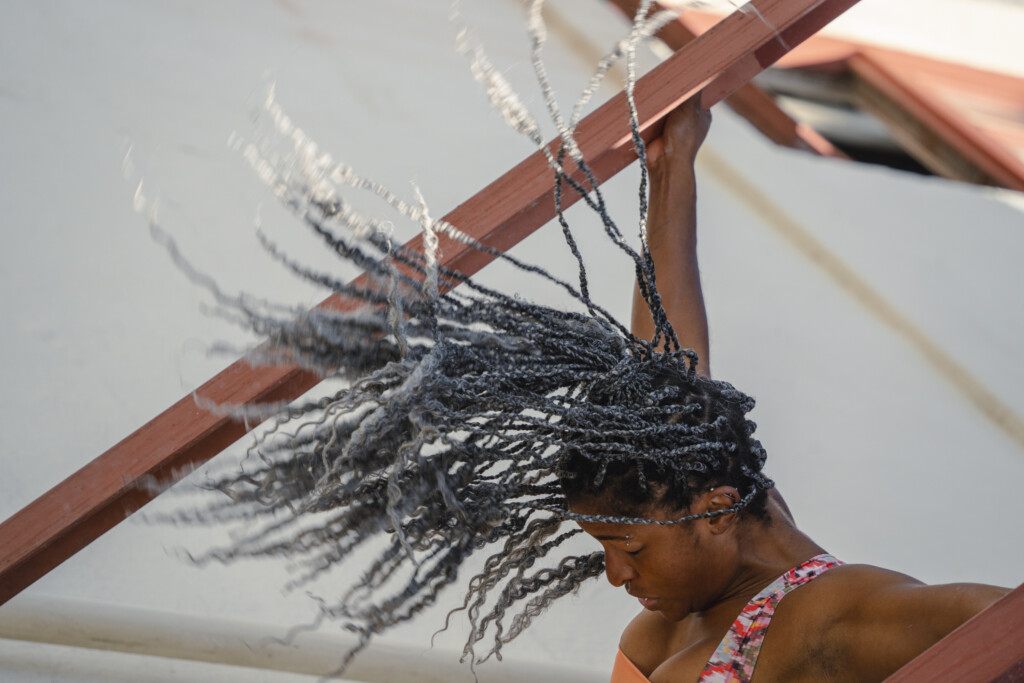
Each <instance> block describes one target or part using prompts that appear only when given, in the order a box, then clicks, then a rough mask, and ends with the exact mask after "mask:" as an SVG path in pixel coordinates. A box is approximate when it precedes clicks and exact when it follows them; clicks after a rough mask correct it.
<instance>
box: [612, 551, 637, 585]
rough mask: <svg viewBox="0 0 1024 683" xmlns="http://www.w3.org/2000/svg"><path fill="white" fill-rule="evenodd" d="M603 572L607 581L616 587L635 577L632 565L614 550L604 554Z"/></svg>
mask: <svg viewBox="0 0 1024 683" xmlns="http://www.w3.org/2000/svg"><path fill="white" fill-rule="evenodd" d="M604 574H605V576H607V577H608V583H610V584H611V585H613V586H615V587H616V588H618V587H619V586H622V585H623V584H625V583H626V582H627V581H632V580H633V579H635V578H636V570H635V569H633V565H632V564H631V563H630V562H629V561H627V560H626V559H625V558H621V557H619V553H616V552H611V553H608V552H606V553H605V554H604Z"/></svg>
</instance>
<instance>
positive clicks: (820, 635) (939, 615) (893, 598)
mask: <svg viewBox="0 0 1024 683" xmlns="http://www.w3.org/2000/svg"><path fill="white" fill-rule="evenodd" d="M806 588H807V589H808V590H803V589H801V590H797V591H794V592H793V593H792V595H791V596H789V597H787V598H786V599H785V600H783V601H782V602H781V603H780V605H779V611H778V616H779V617H787V619H786V622H784V623H780V624H778V626H779V627H780V629H779V630H780V631H781V632H784V633H787V635H790V636H794V637H795V636H797V635H798V634H796V633H794V632H793V629H796V630H799V631H801V632H802V633H801V634H800V635H802V636H803V638H804V639H805V642H806V638H807V636H806V635H805V634H806V633H808V631H809V632H810V633H813V634H814V638H815V639H817V640H819V641H820V642H819V643H818V646H819V647H820V649H823V650H824V649H827V650H828V651H830V652H833V653H834V655H835V657H836V658H837V660H838V661H841V662H842V663H843V668H844V670H845V671H847V672H859V675H861V676H863V677H864V678H878V679H879V680H880V679H882V678H885V677H886V676H888V675H889V674H891V673H892V672H893V671H895V670H896V669H898V668H900V667H901V666H902V665H903V664H905V663H906V662H908V661H909V660H910V659H912V658H913V657H915V656H916V655H918V654H920V653H921V652H923V651H924V650H926V649H927V648H928V647H930V646H931V645H933V644H934V643H935V642H937V641H938V640H940V639H941V638H942V637H943V636H945V635H946V634H948V633H949V632H951V631H952V630H953V629H955V628H956V627H957V626H959V625H960V624H962V623H963V622H964V621H966V620H967V619H969V618H970V617H972V616H974V614H976V613H978V612H979V611H981V610H982V609H984V608H985V607H987V606H988V605H989V604H991V603H992V602H994V601H995V600H997V599H999V597H1001V596H1002V595H1004V594H1005V593H1006V592H1007V589H1005V588H998V587H995V586H985V585H981V584H946V585H937V586H931V585H927V584H925V583H922V582H921V581H918V580H917V579H914V578H912V577H910V576H907V575H906V574H902V573H900V572H896V571H892V570H889V569H883V568H881V567H875V566H871V565H844V566H842V567H837V568H836V569H833V570H831V571H829V572H827V573H825V574H823V575H822V576H820V577H818V579H816V580H815V581H813V582H811V583H809V584H808V585H807V586H806ZM787 611H788V614H787ZM780 622H781V620H780ZM784 624H785V625H784ZM779 635H782V634H781V633H780V634H779ZM812 649H813V648H812Z"/></svg>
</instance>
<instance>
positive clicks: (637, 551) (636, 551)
mask: <svg viewBox="0 0 1024 683" xmlns="http://www.w3.org/2000/svg"><path fill="white" fill-rule="evenodd" d="M641 550H643V548H637V549H635V550H632V549H630V550H627V551H625V552H626V554H627V555H639V554H640V551H641Z"/></svg>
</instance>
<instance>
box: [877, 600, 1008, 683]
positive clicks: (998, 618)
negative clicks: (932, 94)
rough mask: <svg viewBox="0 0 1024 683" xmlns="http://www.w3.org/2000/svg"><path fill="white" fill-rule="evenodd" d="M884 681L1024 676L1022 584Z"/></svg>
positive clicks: (983, 682) (985, 680) (970, 682)
mask: <svg viewBox="0 0 1024 683" xmlns="http://www.w3.org/2000/svg"><path fill="white" fill-rule="evenodd" d="M885 680H886V683H917V682H919V681H928V683H1011V682H1012V681H1024V585H1022V586H1020V587H1019V588H1017V589H1016V590H1014V591H1013V592H1011V593H1010V594H1008V595H1006V596H1005V597H1003V598H1002V599H1001V600H999V601H998V602H996V603H995V604H994V605H992V606H991V607H989V608H988V609H986V610H985V611H984V612H982V613H981V614H978V615H977V616H975V617H974V618H973V619H971V620H970V621H968V622H967V623H965V624H964V625H963V626H961V627H960V628H958V629H957V630H955V631H953V632H952V633H950V634H949V635H948V636H946V637H945V638H943V639H942V640H940V641H939V642H938V643H936V644H935V645H933V646H932V647H931V648H929V649H928V650H925V651H924V652H923V653H921V654H920V655H918V657H917V658H916V659H914V660H912V661H911V662H910V663H909V664H907V665H906V666H904V667H903V668H902V669H900V670H899V671H897V672H896V673H894V674H893V675H892V676H889V678H887V679H885Z"/></svg>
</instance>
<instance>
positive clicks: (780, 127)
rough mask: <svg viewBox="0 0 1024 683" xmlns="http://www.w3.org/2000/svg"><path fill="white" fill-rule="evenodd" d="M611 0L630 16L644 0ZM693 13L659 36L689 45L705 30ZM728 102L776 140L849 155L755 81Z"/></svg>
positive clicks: (671, 44)
mask: <svg viewBox="0 0 1024 683" xmlns="http://www.w3.org/2000/svg"><path fill="white" fill-rule="evenodd" d="M609 1H610V2H611V3H612V4H613V5H615V6H616V7H617V8H618V9H619V10H620V11H621V12H622V13H623V14H625V15H626V16H627V17H632V16H633V15H635V14H636V10H637V7H638V6H639V5H640V0H609ZM660 9H661V6H660V5H658V4H657V3H655V5H654V7H653V8H652V10H651V11H652V12H655V11H658V10H660ZM690 16H693V14H692V13H691V12H686V13H684V14H683V15H681V16H680V17H679V19H678V20H677V21H672V22H669V23H668V24H666V25H665V26H663V27H662V28H661V30H660V31H658V33H657V37H658V38H659V39H660V40H661V41H662V42H663V43H665V44H666V45H667V46H668V47H670V48H671V49H672V50H681V49H682V48H683V46H685V45H688V44H689V43H690V42H692V41H693V40H694V39H696V38H697V36H698V35H700V33H701V30H700V29H699V28H695V27H694V26H693V25H692V23H688V22H687V21H686V18H687V17H690ZM701 20H702V21H703V20H704V15H701ZM725 103H726V104H728V105H729V106H730V107H731V108H732V110H733V111H735V112H736V113H737V114H739V115H740V116H742V117H743V118H745V119H747V120H748V121H750V123H751V124H752V125H753V126H754V127H755V128H757V129H758V130H759V131H760V132H761V133H762V134H763V135H764V136H765V137H767V138H768V139H769V140H771V141H772V142H774V143H776V144H779V145H784V146H786V147H793V148H795V149H802V150H804V151H808V152H812V153H814V154H819V155H821V156H829V157H836V158H841V159H845V158H847V157H846V155H845V154H843V153H842V152H841V151H839V150H838V149H837V148H836V147H835V145H833V144H832V143H831V142H829V141H828V140H826V139H825V138H824V137H823V136H822V135H821V134H820V133H818V132H817V131H816V130H814V129H813V128H811V127H810V126H807V125H805V124H802V123H797V122H796V121H794V120H793V118H792V117H790V116H789V114H787V113H786V112H784V111H783V110H782V109H781V108H780V107H779V106H778V105H777V104H775V100H774V99H772V97H771V95H769V94H768V93H766V92H765V91H764V90H763V89H762V88H760V87H758V86H757V85H755V84H754V83H745V84H743V85H742V86H741V87H739V88H737V89H736V91H735V92H734V93H732V94H731V95H729V97H727V98H726V99H725Z"/></svg>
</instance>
